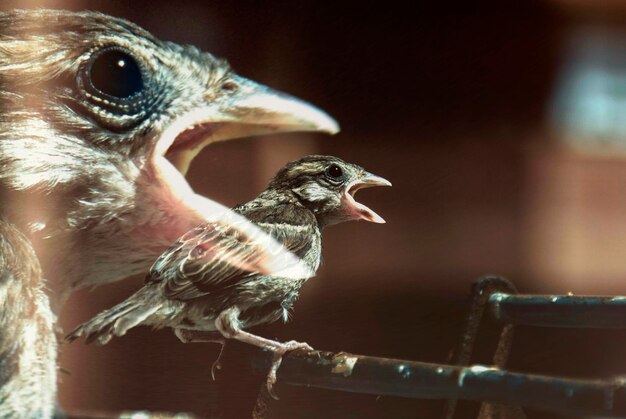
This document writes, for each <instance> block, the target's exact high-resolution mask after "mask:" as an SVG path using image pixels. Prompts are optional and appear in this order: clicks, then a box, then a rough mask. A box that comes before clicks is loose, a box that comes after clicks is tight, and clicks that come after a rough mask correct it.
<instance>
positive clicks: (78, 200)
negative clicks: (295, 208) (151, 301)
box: [0, 9, 338, 418]
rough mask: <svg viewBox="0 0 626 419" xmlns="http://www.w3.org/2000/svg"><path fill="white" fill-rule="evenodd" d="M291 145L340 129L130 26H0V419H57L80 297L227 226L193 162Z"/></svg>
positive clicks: (67, 15) (12, 20)
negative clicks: (266, 140) (231, 146)
mask: <svg viewBox="0 0 626 419" xmlns="http://www.w3.org/2000/svg"><path fill="white" fill-rule="evenodd" d="M286 131H322V132H327V133H335V132H337V131H338V127H337V124H336V123H335V121H334V120H333V119H331V118H330V117H329V116H328V115H326V114H325V113H323V112H322V111H320V110H318V109H316V108H315V107H313V106H311V105H309V104H306V103H304V102H302V101H299V100H297V99H295V98H292V97H289V96H286V95H284V94H281V93H278V92H275V91H273V90H270V89H269V88H267V87H264V86H261V85H259V84H256V83H254V82H252V81H250V80H247V79H245V78H243V77H240V76H238V75H236V74H235V73H234V72H233V70H232V69H231V68H230V67H229V66H228V64H227V63H226V61H224V60H221V59H218V58H216V57H214V56H212V55H211V54H209V53H206V52H202V51H200V50H198V49H197V48H195V47H192V46H181V45H177V44H174V43H171V42H166V41H161V40H159V39H157V38H155V37H154V36H152V35H151V34H150V33H148V32H147V31H145V30H143V29H142V28H140V27H138V26H136V25H134V24H132V23H130V22H127V21H125V20H123V19H118V18H113V17H110V16H106V15H103V14H99V13H93V12H80V13H72V12H67V11H59V10H41V9H38V10H16V11H10V12H5V13H0V250H1V251H2V255H1V257H0V301H2V304H1V305H0V417H20V418H21V417H44V418H45V417H49V416H51V415H52V410H53V402H52V401H53V400H54V399H55V391H56V384H55V383H56V378H55V374H56V372H55V371H56V366H55V362H56V361H55V360H56V338H55V329H54V319H55V313H56V312H58V308H59V307H60V306H61V305H62V304H63V302H64V301H65V300H66V298H67V297H68V295H69V294H70V293H71V292H72V291H73V290H75V289H76V288H79V287H84V286H93V285H100V284H103V283H108V282H112V281H117V280H120V279H123V278H126V277H128V276H131V275H133V274H137V273H142V272H146V271H147V270H148V269H149V267H150V265H151V264H152V263H153V262H154V260H155V259H156V258H157V257H158V256H159V255H160V254H161V253H162V252H163V251H164V250H165V249H166V248H167V247H168V246H169V245H171V243H172V242H174V241H175V240H176V238H178V237H179V236H180V235H181V234H183V233H184V232H186V231H188V230H189V229H190V228H192V227H193V226H196V225H198V224H200V223H203V222H207V220H212V221H213V222H215V223H220V222H222V223H226V222H229V220H230V219H231V218H232V217H227V218H228V219H225V218H224V216H223V215H217V214H218V213H219V214H224V213H220V212H219V211H220V210H221V209H222V207H221V206H219V205H217V204H216V203H214V202H213V201H211V200H209V199H206V198H203V197H200V196H198V195H196V194H195V193H194V192H193V191H192V190H191V188H190V187H189V185H188V184H187V182H186V181H185V179H184V174H185V173H186V171H187V169H188V167H189V164H190V162H191V160H192V159H193V158H194V156H195V155H196V154H198V152H199V151H200V150H201V149H202V148H203V147H204V146H206V145H207V144H209V143H212V142H215V141H223V140H228V139H232V138H238V137H244V136H251V135H257V134H263V133H273V132H286ZM237 221H238V224H237V226H236V227H233V228H234V229H237V230H239V231H241V232H242V234H244V235H252V236H254V235H255V234H257V237H261V238H262V237H263V236H262V235H261V236H258V229H255V228H254V227H253V226H250V225H246V223H245V222H243V221H242V220H241V219H239V220H237ZM280 254H282V255H283V256H284V258H283V259H284V260H293V258H291V259H290V257H289V256H290V254H287V253H286V252H272V253H271V254H270V253H268V252H266V253H263V254H262V255H261V256H262V257H260V258H259V259H258V262H259V266H257V268H259V269H261V270H265V271H267V272H270V271H271V270H272V269H273V268H272V266H280V263H274V262H276V260H277V259H276V256H275V255H280ZM278 259H280V257H278ZM43 278H45V279H46V287H47V288H49V289H50V293H49V294H50V295H49V297H50V302H48V300H47V297H46V295H45V294H44V293H43V289H44V282H43V281H44V279H43Z"/></svg>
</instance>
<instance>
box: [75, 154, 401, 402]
mask: <svg viewBox="0 0 626 419" xmlns="http://www.w3.org/2000/svg"><path fill="white" fill-rule="evenodd" d="M390 185H391V183H389V182H388V181H387V180H385V179H383V178H381V177H378V176H375V175H372V174H371V173H368V172H366V171H365V170H364V169H363V168H362V167H360V166H357V165H355V164H350V163H346V162H344V161H343V160H341V159H339V158H336V157H331V156H307V157H304V158H302V159H300V160H297V161H294V162H291V163H289V164H287V165H286V166H285V167H284V168H282V169H281V170H280V171H279V172H278V174H277V175H276V176H275V177H274V178H273V179H272V181H271V182H270V184H269V186H268V188H267V189H266V190H265V191H263V192H262V193H261V194H260V195H259V196H258V197H256V198H255V199H253V200H252V201H249V202H247V203H245V204H243V205H239V206H237V207H235V208H234V209H233V211H234V212H236V213H238V214H241V215H243V216H244V217H246V218H247V219H249V220H250V221H252V222H254V223H255V224H257V225H258V226H259V227H260V228H261V229H262V230H264V231H265V232H266V233H268V234H269V235H270V236H271V237H273V238H275V239H276V240H277V241H278V242H279V243H281V244H282V245H283V246H285V247H286V248H287V249H288V250H290V251H291V252H293V253H294V254H295V255H296V256H298V257H299V258H300V259H301V260H302V261H304V263H305V265H306V268H307V269H306V270H304V271H302V272H301V274H300V275H295V276H294V275H293V273H292V274H290V275H289V276H290V277H289V278H286V277H282V276H281V273H280V272H277V273H275V274H273V275H266V274H263V273H260V272H254V271H250V270H249V269H247V268H246V267H247V266H248V265H254V264H255V261H254V259H255V258H257V257H258V254H259V252H258V248H257V245H256V244H252V243H250V242H248V241H247V240H246V239H245V237H242V236H241V235H240V234H238V233H237V232H236V231H234V230H229V229H216V228H215V227H214V226H213V225H203V226H200V227H197V228H195V229H193V230H191V231H190V232H188V233H187V234H185V235H183V236H182V237H181V238H180V239H179V240H178V241H177V242H176V243H175V244H174V245H173V246H172V247H170V248H169V249H168V250H167V251H166V252H165V253H164V254H163V255H162V256H161V257H160V258H159V259H158V260H157V261H156V262H155V263H154V265H153V266H152V269H151V271H150V274H149V275H148V277H147V278H146V283H145V285H144V286H143V288H141V289H140V290H139V291H137V292H136V293H135V294H134V295H132V296H131V297H129V298H128V299H127V300H126V301H124V302H122V303H120V304H118V305H117V306H115V307H113V308H111V309H109V310H106V311H104V312H102V313H100V314H99V315H97V316H96V317H94V318H93V319H91V320H89V321H88V322H86V323H84V324H82V325H80V326H79V327H78V328H77V329H76V330H74V331H73V332H72V333H70V334H69V335H68V337H67V339H68V340H70V341H72V340H75V339H77V338H79V337H81V336H84V337H85V338H86V342H87V343H91V342H97V343H99V344H106V343H107V342H109V340H110V339H111V338H112V337H113V336H122V335H124V334H125V333H126V332H127V331H128V330H129V329H130V328H132V327H135V326H137V325H150V326H153V327H155V328H162V327H170V328H173V329H175V331H176V333H177V335H178V336H179V338H181V340H184V341H185V340H187V338H186V336H188V335H193V333H189V331H216V332H219V334H221V336H223V338H226V339H237V340H240V341H242V342H245V343H249V344H252V345H256V346H259V347H262V348H266V349H270V350H272V351H274V353H275V362H274V364H273V366H272V369H271V370H270V373H269V375H268V381H267V383H268V387H269V388H270V390H271V386H272V384H273V383H274V382H275V381H276V371H277V369H278V366H279V365H280V360H281V358H282V355H283V354H284V353H285V352H287V351H290V350H294V349H303V348H304V349H311V348H310V347H309V346H308V345H307V344H305V343H299V342H294V341H291V342H286V343H281V342H277V341H273V340H269V339H266V338H263V337H260V336H256V335H253V334H251V333H249V332H247V331H245V329H247V328H249V327H252V326H256V325H260V324H265V323H270V322H275V321H277V320H279V319H282V320H283V321H287V319H288V313H289V310H290V309H291V307H292V304H293V303H294V301H295V299H296V298H297V296H298V293H299V292H300V288H301V287H302V285H303V284H304V282H305V281H306V280H307V279H308V278H309V277H310V276H312V275H313V274H314V273H315V271H316V270H317V268H318V266H319V264H320V261H321V250H322V242H321V234H322V229H323V228H324V227H326V226H328V225H332V224H337V223H340V222H343V221H350V220H367V221H371V222H375V223H384V222H385V221H384V220H383V219H382V218H381V217H380V216H378V215H377V214H376V213H375V212H374V211H372V210H371V209H369V208H368V207H366V206H365V205H363V204H361V203H358V202H356V201H355V200H354V197H353V196H354V193H355V192H356V191H357V190H359V189H362V188H367V187H372V186H390ZM233 261H236V263H233ZM289 268H290V267H287V266H286V267H285V269H286V270H288V269H289Z"/></svg>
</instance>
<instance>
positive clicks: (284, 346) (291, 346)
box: [266, 340, 313, 400]
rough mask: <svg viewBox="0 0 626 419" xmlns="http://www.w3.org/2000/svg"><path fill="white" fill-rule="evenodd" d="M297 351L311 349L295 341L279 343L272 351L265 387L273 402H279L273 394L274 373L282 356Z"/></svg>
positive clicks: (304, 343) (309, 346) (307, 345)
mask: <svg viewBox="0 0 626 419" xmlns="http://www.w3.org/2000/svg"><path fill="white" fill-rule="evenodd" d="M297 350H307V351H312V350H313V348H312V347H311V345H309V344H308V343H306V342H297V341H295V340H290V341H289V342H284V343H281V344H280V345H279V346H277V347H276V348H275V349H273V351H274V358H273V360H272V366H271V368H270V371H269V372H268V374H267V380H266V385H267V392H268V394H269V395H270V396H271V397H272V399H274V400H279V398H278V396H277V395H276V393H274V389H273V386H274V384H276V373H277V372H278V368H279V367H280V364H281V363H282V362H283V356H284V355H285V354H286V353H287V352H291V351H297Z"/></svg>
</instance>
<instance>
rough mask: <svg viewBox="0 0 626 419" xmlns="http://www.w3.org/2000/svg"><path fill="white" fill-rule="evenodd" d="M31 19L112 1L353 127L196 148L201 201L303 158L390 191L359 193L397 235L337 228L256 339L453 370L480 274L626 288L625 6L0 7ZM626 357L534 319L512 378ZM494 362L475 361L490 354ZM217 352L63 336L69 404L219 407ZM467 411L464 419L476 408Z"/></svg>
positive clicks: (605, 336)
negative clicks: (366, 176)
mask: <svg viewBox="0 0 626 419" xmlns="http://www.w3.org/2000/svg"><path fill="white" fill-rule="evenodd" d="M446 4H447V6H451V4H449V3H446ZM38 6H45V7H52V8H65V9H73V10H82V9H91V10H99V11H102V12H105V13H109V14H112V15H115V16H120V17H124V18H127V19H129V20H132V21H134V22H136V23H138V24H139V25H141V26H143V27H145V28H147V29H148V30H150V31H151V32H153V33H154V34H156V35H157V36H159V37H160V38H163V39H168V40H172V41H176V42H179V43H189V44H195V45H197V46H199V47H201V48H203V49H205V50H208V51H210V52H212V53H214V54H216V55H218V56H222V57H225V58H227V59H228V60H229V61H230V63H231V64H232V66H233V67H234V68H235V69H236V70H237V71H238V72H239V73H240V74H242V75H244V76H246V77H249V78H251V79H253V80H256V81H259V82H262V83H265V84H268V85H270V86H272V87H274V88H277V89H279V90H283V91H285V92H288V93H290V94H293V95H295V96H298V97H300V98H302V99H305V100H308V101H310V102H312V103H314V104H316V105H317V106H319V107H320V108H322V109H324V110H326V111H328V112H329V113H330V114H331V115H333V116H334V117H335V118H336V119H337V120H338V121H339V122H340V124H341V126H342V132H341V133H340V134H339V135H337V136H336V137H324V136H317V135H315V136H314V135H307V134H290V135H283V136H277V137H267V138H256V139H246V140H241V141H237V142H231V143H225V144H217V145H215V146H212V147H210V148H208V149H205V151H204V152H203V153H202V154H201V155H200V156H199V157H198V158H197V159H196V160H195V162H194V165H193V166H192V169H191V172H190V175H189V179H190V183H191V184H192V186H193V187H194V188H195V189H196V190H197V191H199V192H200V193H202V194H205V195H207V196H210V197H211V198H214V199H217V200H219V201H221V202H223V203H225V204H228V205H233V204H236V203H239V202H243V201H246V200H248V199H250V198H252V197H253V196H254V195H255V194H256V193H257V192H259V191H260V190H261V189H262V188H263V187H264V185H265V183H266V182H267V180H268V179H269V177H270V176H271V175H272V174H273V173H274V171H275V170H276V169H277V168H278V167H280V166H282V165H283V164H284V163H285V162H286V161H288V160H290V159H293V158H297V157H299V156H301V155H303V154H308V153H327V154H334V155H337V156H340V157H342V158H344V159H346V160H348V161H353V162H358V163H360V164H361V165H363V166H364V167H366V168H367V169H368V170H371V171H372V172H374V173H376V174H380V175H382V176H384V177H386V178H388V179H389V180H391V181H392V182H393V185H394V186H393V188H391V189H387V190H382V189H381V190H372V191H366V192H361V193H360V198H361V200H362V201H363V202H365V203H367V204H368V205H369V206H371V207H372V208H374V209H375V210H376V211H377V212H378V213H379V214H381V215H382V216H383V217H384V218H385V219H386V220H387V224H386V225H369V224H365V223H352V224H350V225H342V226H339V227H336V228H332V229H330V230H329V231H327V232H326V235H325V243H324V244H325V249H324V252H325V253H324V255H325V263H324V265H323V267H322V269H321V270H320V272H319V276H318V277H317V278H315V279H314V280H312V281H310V282H309V283H308V284H307V286H306V287H305V289H304V290H303V293H302V296H301V299H300V300H299V301H298V303H297V304H296V307H295V316H294V320H293V321H291V322H290V323H289V324H287V325H281V324H276V325H273V326H271V327H267V328H265V329H263V330H262V331H261V332H262V333H264V334H265V335H266V336H268V337H277V338H279V339H297V340H304V341H307V342H309V343H310V344H312V345H313V346H314V347H316V348H320V349H326V350H333V351H339V350H344V351H349V352H354V353H363V354H369V355H376V356H387V357H397V358H407V359H414V360H421V361H432V362H446V361H448V360H449V356H450V351H451V349H452V348H453V347H454V346H455V344H456V342H457V340H458V337H459V331H460V328H461V326H462V319H463V314H464V309H465V308H466V295H467V293H468V290H469V285H470V283H471V282H472V281H473V280H474V279H475V278H477V277H478V276H479V275H481V274H485V273H497V274H502V275H505V276H506V277H508V278H509V279H511V280H512V281H513V282H514V283H515V284H516V285H517V286H518V288H519V289H520V290H521V291H524V292H540V293H551V292H554V293H567V292H573V293H575V294H578V293H580V294H593V293H616V294H626V242H625V241H624V237H626V122H625V121H626V118H624V115H625V114H626V113H625V112H626V105H625V103H626V62H625V59H626V58H621V57H626V54H624V53H625V52H626V49H625V48H626V36H625V32H624V30H626V8H624V6H622V3H621V2H619V1H601V2H599V1H591V0H589V1H583V0H578V1H565V0H561V1H538V2H496V1H493V2H480V4H478V2H459V3H458V4H456V6H455V8H454V13H452V12H451V11H449V10H444V9H443V8H441V9H432V8H431V7H426V6H424V5H422V6H419V5H418V4H417V3H416V4H412V5H410V6H408V5H407V6H401V5H400V4H399V3H398V4H396V3H393V2H391V3H390V2H385V3H376V2H371V3H368V2H348V3H341V4H339V3H336V4H335V3H331V2H326V3H321V2H313V1H304V2H272V3H264V2H254V3H253V2H205V1H189V2H173V1H165V0H163V1H161V0H152V1H126V2H113V1H78V0H73V1H72V0H66V1H51V0H50V1H44V0H41V1H5V2H3V3H2V6H1V7H2V8H10V7H38ZM451 10H452V9H451ZM141 280H142V279H141V278H135V279H129V280H128V281H124V282H122V283H120V284H116V285H113V286H108V287H104V288H100V289H98V290H95V291H93V292H87V291H84V292H79V293H77V294H76V295H75V296H74V297H73V298H72V299H71V300H70V302H69V303H68V304H67V306H66V308H65V310H64V313H63V317H62V324H63V325H64V327H65V328H66V330H67V329H68V328H71V327H74V326H75V325H76V324H78V323H79V322H81V321H84V320H86V319H88V318H89V317H90V316H91V315H93V314H96V313H97V312H98V311H100V310H101V309H104V308H106V307H109V306H111V305H113V304H115V303H117V302H119V301H120V300H121V299H122V298H125V297H126V296H127V295H129V294H130V293H131V292H132V291H133V290H135V289H136V288H137V287H138V285H139V283H140V281H141ZM485 338H487V341H488V338H489V336H485ZM486 349H488V347H487V348H486ZM624 349H626V334H624V333H621V332H616V331H610V332H606V331H593V330H589V331H576V330H541V329H524V328H521V329H520V330H519V333H518V334H517V336H516V339H515V343H514V347H513V353H512V360H511V364H510V367H511V369H513V370H517V371H528V372H542V373H548V374H559V375H565V376H576V377H601V376H611V375H620V374H623V373H625V372H626V361H624V357H623V353H624ZM483 352H484V354H482V355H479V356H478V358H477V359H476V361H478V362H488V359H489V358H488V351H487V350H485V351H483ZM216 355H217V348H216V347H215V346H214V345H210V344H206V345H204V344H197V345H183V344H180V343H179V342H178V340H177V339H176V338H175V337H174V336H173V334H172V333H171V332H170V331H160V332H151V331H150V330H148V329H145V328H140V329H137V330H133V331H132V332H131V333H129V335H128V336H127V337H124V338H123V339H116V340H114V341H113V342H111V343H110V344H109V345H107V346H105V347H86V346H84V345H82V344H80V343H76V344H73V345H64V346H63V347H62V355H61V360H60V363H61V368H62V369H63V371H64V372H66V373H62V374H61V377H62V381H63V382H62V384H61V394H60V397H61V402H62V405H63V406H64V407H65V408H66V409H68V410H70V411H72V410H76V409H81V410H82V409H89V410H93V409H104V410H122V409H154V410H156V409H159V410H168V411H191V412H195V413H197V414H200V415H202V414H206V412H207V411H208V410H209V405H210V403H211V397H212V396H211V395H212V394H213V393H214V391H215V384H214V383H213V382H212V381H211V378H210V365H211V363H212V362H213V360H214V358H215V356H216ZM481 356H482V357H483V358H484V359H481V358H480V357H481ZM277 392H278V394H279V395H280V396H281V401H280V402H276V403H273V404H272V406H271V408H272V416H271V417H276V418H317V417H319V415H320V414H323V415H324V416H325V417H327V418H382V417H393V418H431V417H439V416H440V412H441V409H442V403H441V402H440V401H416V400H404V399H397V398H393V397H383V398H377V397H375V396H363V395H356V394H347V393H336V392H330V391H323V390H316V389H306V388H298V387H288V386H281V385H280V384H278V385H277ZM233 397H234V398H236V395H233ZM462 407H463V409H464V411H463V412H462V413H463V414H464V415H466V416H463V414H462V415H460V417H471V414H472V412H474V413H475V410H473V406H472V405H467V406H465V405H464V406H462ZM528 415H529V417H531V418H552V417H560V416H556V415H551V414H547V413H545V412H539V411H528Z"/></svg>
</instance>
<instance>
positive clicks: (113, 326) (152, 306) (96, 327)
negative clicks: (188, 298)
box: [65, 286, 161, 345]
mask: <svg viewBox="0 0 626 419" xmlns="http://www.w3.org/2000/svg"><path fill="white" fill-rule="evenodd" d="M154 291H155V290H154V289H152V288H151V287H149V286H147V287H144V288H142V289H140V290H139V291H137V292H136V293H135V294H133V295H132V296H131V297H129V298H128V299H126V301H124V302H122V303H120V304H118V305H116V306H115V307H113V308H110V309H108V310H105V311H103V312H102V313H100V314H98V315H97V316H95V317H94V318H93V319H91V320H89V321H87V322H85V323H83V324H81V325H80V326H78V327H77V328H76V329H74V331H73V332H71V333H70V334H69V335H67V336H66V337H65V339H66V340H68V341H70V342H72V341H74V340H76V339H78V338H79V337H81V336H84V337H85V343H86V344H90V343H93V342H96V344H98V345H105V344H107V343H108V342H109V341H110V340H111V339H112V338H113V336H123V335H125V334H126V332H127V331H128V330H129V329H132V328H133V327H135V326H137V325H139V324H140V323H142V322H143V321H144V320H146V319H147V318H148V317H150V316H151V315H152V314H154V313H155V312H156V311H157V310H158V309H159V308H160V307H161V303H159V302H158V301H155V300H156V299H155V298H154Z"/></svg>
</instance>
